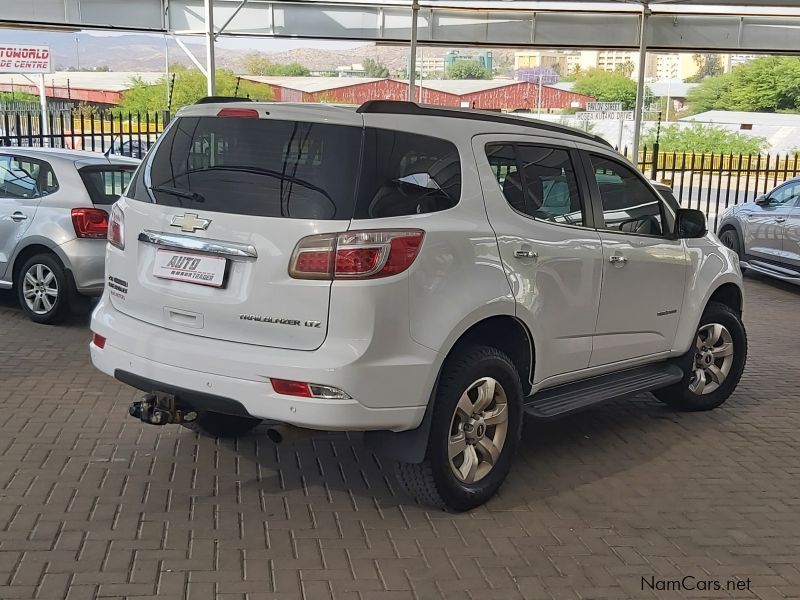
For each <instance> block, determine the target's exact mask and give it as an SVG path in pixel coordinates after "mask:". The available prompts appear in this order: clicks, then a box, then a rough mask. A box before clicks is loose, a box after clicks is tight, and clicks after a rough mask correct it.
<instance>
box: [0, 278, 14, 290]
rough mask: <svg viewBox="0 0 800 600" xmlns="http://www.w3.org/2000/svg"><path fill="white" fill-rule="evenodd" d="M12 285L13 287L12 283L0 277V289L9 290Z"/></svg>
mask: <svg viewBox="0 0 800 600" xmlns="http://www.w3.org/2000/svg"><path fill="white" fill-rule="evenodd" d="M12 287H14V284H13V283H11V282H10V281H3V280H2V279H0V290H10V289H11V288H12Z"/></svg>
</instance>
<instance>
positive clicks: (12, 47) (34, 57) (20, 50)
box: [0, 43, 50, 74]
mask: <svg viewBox="0 0 800 600" xmlns="http://www.w3.org/2000/svg"><path fill="white" fill-rule="evenodd" d="M49 72H50V48H48V47H47V46H31V45H30V44H2V43H0V73H38V74H45V73H49Z"/></svg>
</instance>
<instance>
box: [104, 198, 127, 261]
mask: <svg viewBox="0 0 800 600" xmlns="http://www.w3.org/2000/svg"><path fill="white" fill-rule="evenodd" d="M108 241H109V242H110V243H111V245H113V246H116V247H117V248H119V249H120V250H125V213H123V212H122V209H121V208H120V207H119V206H118V205H117V204H115V205H114V206H112V207H111V217H110V218H109V220H108Z"/></svg>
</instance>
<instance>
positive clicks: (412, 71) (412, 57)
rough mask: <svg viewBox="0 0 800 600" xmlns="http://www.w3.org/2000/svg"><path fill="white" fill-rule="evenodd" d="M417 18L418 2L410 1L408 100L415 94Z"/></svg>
mask: <svg viewBox="0 0 800 600" xmlns="http://www.w3.org/2000/svg"><path fill="white" fill-rule="evenodd" d="M418 20H419V2H418V1H417V0H413V1H412V3H411V47H410V48H409V50H408V53H409V56H408V101H409V102H413V101H414V98H415V96H416V94H415V93H414V92H415V88H416V85H415V80H416V76H417V21H418Z"/></svg>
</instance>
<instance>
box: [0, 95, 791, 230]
mask: <svg viewBox="0 0 800 600" xmlns="http://www.w3.org/2000/svg"><path fill="white" fill-rule="evenodd" d="M12 104H13V103H5V104H0V142H2V144H3V145H6V146H49V147H54V148H72V149H76V150H91V151H94V152H106V151H110V152H112V153H114V154H120V155H124V156H132V157H135V158H142V157H143V156H144V154H145V153H146V152H147V149H148V148H149V147H150V146H151V145H152V144H153V142H155V140H156V138H157V137H158V135H159V134H160V133H161V132H162V131H163V129H164V125H165V124H166V123H168V122H169V114H167V113H162V114H149V115H140V114H133V113H131V114H127V115H122V114H119V113H113V114H112V113H111V112H100V113H97V114H93V115H91V116H89V115H85V114H82V113H79V112H76V111H73V110H72V109H71V108H70V105H69V104H66V103H65V104H63V105H53V104H50V105H49V107H48V108H49V111H48V116H47V132H48V133H47V134H45V133H44V131H43V129H42V127H41V113H40V112H38V110H31V105H30V104H23V103H18V104H19V105H18V106H14V105H12ZM622 153H623V154H624V155H625V156H627V157H628V158H630V159H631V160H633V159H634V157H633V156H632V153H631V152H630V150H629V149H628V148H624V149H623V152H622ZM636 163H637V165H638V167H639V169H640V170H641V171H642V172H643V173H644V174H645V175H647V176H648V177H649V178H650V179H652V180H654V181H661V182H663V183H666V184H667V185H669V186H671V187H672V189H673V191H674V193H675V197H676V198H677V200H678V202H679V203H680V205H681V206H682V207H684V208H696V209H699V210H702V211H703V212H704V213H705V214H706V217H707V218H708V224H709V228H712V229H714V230H716V227H717V224H718V221H719V215H720V213H721V212H722V211H723V210H725V208H727V207H728V206H731V205H733V204H741V203H742V202H751V201H753V200H754V199H755V198H756V197H757V196H759V195H760V194H764V193H766V192H768V191H769V190H770V189H772V188H773V187H775V186H776V185H778V184H779V183H781V182H783V181H785V180H787V179H790V178H792V177H797V176H798V174H799V173H800V158H798V155H797V154H796V153H788V154H783V155H779V154H767V155H744V154H695V153H690V152H681V153H676V152H659V150H658V147H655V148H647V147H645V148H643V149H642V150H640V152H639V155H638V157H636Z"/></svg>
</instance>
